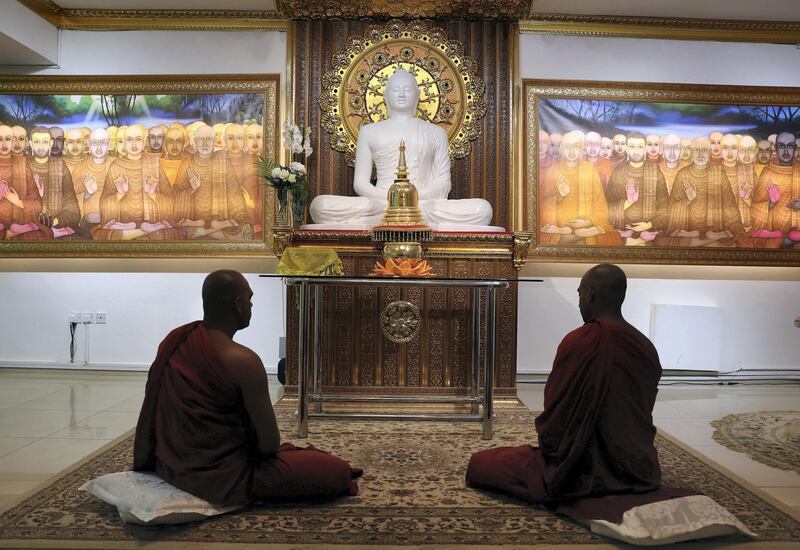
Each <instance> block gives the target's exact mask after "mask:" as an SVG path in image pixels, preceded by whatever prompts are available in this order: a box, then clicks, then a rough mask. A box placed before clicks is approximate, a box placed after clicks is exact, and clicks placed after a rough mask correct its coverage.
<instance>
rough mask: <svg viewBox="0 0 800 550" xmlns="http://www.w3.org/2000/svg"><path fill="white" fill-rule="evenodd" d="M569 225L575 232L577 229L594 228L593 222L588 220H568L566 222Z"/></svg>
mask: <svg viewBox="0 0 800 550" xmlns="http://www.w3.org/2000/svg"><path fill="white" fill-rule="evenodd" d="M564 223H566V224H567V227H571V228H572V229H573V230H575V229H584V228H587V227H592V225H593V224H592V220H586V219H583V218H577V219H574V220H567V221H566V222H564Z"/></svg>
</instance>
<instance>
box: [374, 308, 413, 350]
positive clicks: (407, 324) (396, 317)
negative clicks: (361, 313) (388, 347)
mask: <svg viewBox="0 0 800 550" xmlns="http://www.w3.org/2000/svg"><path fill="white" fill-rule="evenodd" d="M420 328H422V315H420V312H419V307H417V306H416V305H415V304H412V303H411V302H406V301H403V300H398V301H396V302H392V303H391V304H389V305H387V306H386V307H385V308H383V311H382V312H381V331H382V332H383V335H384V336H386V338H387V339H389V340H390V341H392V342H394V343H395V344H407V343H408V342H410V341H411V340H413V339H414V338H415V337H416V336H417V334H419V330H420Z"/></svg>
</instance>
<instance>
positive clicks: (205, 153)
mask: <svg viewBox="0 0 800 550" xmlns="http://www.w3.org/2000/svg"><path fill="white" fill-rule="evenodd" d="M194 147H195V149H196V150H197V155H198V156H199V157H200V158H208V157H210V156H211V155H212V154H214V128H212V127H211V126H200V127H199V128H198V129H197V131H196V132H195V134H194Z"/></svg>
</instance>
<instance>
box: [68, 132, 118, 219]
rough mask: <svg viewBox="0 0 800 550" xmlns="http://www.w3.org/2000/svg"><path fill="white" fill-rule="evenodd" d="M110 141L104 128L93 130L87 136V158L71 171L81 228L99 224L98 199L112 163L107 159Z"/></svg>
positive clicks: (111, 160)
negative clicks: (79, 209) (79, 212)
mask: <svg viewBox="0 0 800 550" xmlns="http://www.w3.org/2000/svg"><path fill="white" fill-rule="evenodd" d="M109 146H110V140H109V136H108V131H107V130H106V129H105V128H95V129H94V130H92V131H91V132H90V134H89V158H86V159H84V160H83V161H81V163H80V164H78V165H77V166H76V167H75V169H74V170H73V171H72V184H73V185H74V186H75V195H76V196H77V198H78V205H79V206H80V208H81V227H83V228H87V229H91V228H92V227H94V226H95V225H97V224H98V223H100V197H102V196H103V186H104V185H105V182H106V176H107V175H108V167H109V166H110V165H111V163H112V162H113V161H114V159H112V158H108V148H109Z"/></svg>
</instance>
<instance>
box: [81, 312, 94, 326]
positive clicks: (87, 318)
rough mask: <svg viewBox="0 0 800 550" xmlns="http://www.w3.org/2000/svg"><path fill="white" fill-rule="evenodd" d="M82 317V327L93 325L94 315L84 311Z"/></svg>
mask: <svg viewBox="0 0 800 550" xmlns="http://www.w3.org/2000/svg"><path fill="white" fill-rule="evenodd" d="M82 315H83V317H82V318H83V324H84V325H91V324H92V323H94V313H92V312H90V311H84V312H83V314H82Z"/></svg>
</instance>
